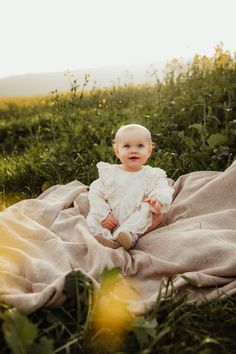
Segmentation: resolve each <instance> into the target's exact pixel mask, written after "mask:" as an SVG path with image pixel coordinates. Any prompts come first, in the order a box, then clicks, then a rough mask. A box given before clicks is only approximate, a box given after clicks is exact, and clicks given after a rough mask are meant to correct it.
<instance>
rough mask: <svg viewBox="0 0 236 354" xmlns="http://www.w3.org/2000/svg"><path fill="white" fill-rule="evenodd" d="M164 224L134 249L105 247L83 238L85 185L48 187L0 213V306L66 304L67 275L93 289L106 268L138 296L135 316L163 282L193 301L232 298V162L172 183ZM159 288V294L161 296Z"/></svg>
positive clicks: (235, 213) (235, 167) (235, 241)
mask: <svg viewBox="0 0 236 354" xmlns="http://www.w3.org/2000/svg"><path fill="white" fill-rule="evenodd" d="M173 186H174V188H175V194H174V201H173V203H172V205H171V208H170V210H169V212H168V213H167V215H166V216H165V219H164V222H163V224H162V226H161V227H160V228H159V229H157V230H154V231H152V232H150V233H149V234H147V235H145V236H143V237H142V238H140V239H139V241H138V243H137V245H136V247H135V249H133V250H130V251H129V252H127V251H126V250H124V249H123V248H118V249H110V248H107V247H104V246H102V245H101V244H99V243H98V242H97V241H96V239H94V237H93V236H92V235H91V234H90V233H89V231H88V227H87V224H86V221H85V217H86V215H87V213H88V210H89V204H88V198H87V191H88V187H87V186H85V185H83V184H82V183H80V182H79V181H72V182H70V183H68V184H65V185H56V186H53V187H51V188H49V189H48V190H47V191H45V192H44V193H42V194H41V195H40V196H39V197H38V198H36V199H29V200H23V201H21V202H18V203H16V204H15V205H12V206H11V207H9V208H7V209H5V210H4V211H2V212H1V213H0V301H3V302H5V303H7V304H9V305H13V306H15V307H16V308H17V309H18V310H19V311H21V312H22V313H25V314H29V313H32V312H34V311H36V310H37V309H39V308H40V307H43V306H47V307H54V306H60V305H61V304H62V303H63V302H64V301H65V295H64V292H63V289H64V284H65V277H66V275H67V274H68V273H69V272H70V271H71V270H80V271H81V272H83V273H84V274H86V275H87V276H88V277H89V278H90V279H91V280H92V282H93V283H94V285H95V287H99V283H98V282H99V275H100V273H101V272H102V271H103V269H104V268H105V267H108V268H113V267H120V269H121V273H122V275H123V277H124V278H128V279H129V282H131V284H132V286H133V287H134V288H135V289H136V292H137V294H138V296H137V297H136V298H135V299H130V304H129V305H130V309H131V310H132V311H133V313H136V314H143V313H145V312H146V311H149V310H150V309H152V307H153V306H154V304H155V301H156V298H157V295H158V293H159V291H160V288H161V284H163V279H165V278H166V277H170V278H171V279H172V282H173V285H174V288H175V290H176V292H177V293H178V292H179V293H181V292H182V291H184V290H186V289H188V290H189V293H190V299H192V301H198V302H199V301H202V300H203V301H210V300H212V299H215V298H216V297H218V296H222V297H224V296H229V295H233V294H235V293H236V161H235V162H234V163H233V164H232V165H231V166H230V167H229V168H228V169H226V170H225V171H224V172H215V171H197V172H192V173H189V174H187V175H183V176H181V177H180V178H179V179H178V180H177V181H176V182H174V183H173ZM164 292H165V289H164V288H163V294H164Z"/></svg>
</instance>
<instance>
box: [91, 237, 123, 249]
mask: <svg viewBox="0 0 236 354" xmlns="http://www.w3.org/2000/svg"><path fill="white" fill-rule="evenodd" d="M94 237H95V238H96V240H97V241H98V242H99V243H101V244H102V245H103V246H105V247H109V248H113V249H116V248H119V247H120V246H121V245H120V244H119V243H118V242H116V241H113V240H109V239H108V238H106V237H105V236H103V235H102V234H98V235H96V236H94Z"/></svg>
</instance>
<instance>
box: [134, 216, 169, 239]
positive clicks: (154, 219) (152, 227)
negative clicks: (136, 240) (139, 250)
mask: <svg viewBox="0 0 236 354" xmlns="http://www.w3.org/2000/svg"><path fill="white" fill-rule="evenodd" d="M163 218H164V214H154V213H152V224H151V225H150V226H149V228H148V229H147V231H145V232H144V233H143V234H141V235H140V236H139V237H142V236H144V235H146V234H147V233H148V232H151V231H153V230H155V229H157V228H158V226H160V224H161V223H162V220H163Z"/></svg>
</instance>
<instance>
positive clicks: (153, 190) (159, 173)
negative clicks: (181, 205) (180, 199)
mask: <svg viewBox="0 0 236 354" xmlns="http://www.w3.org/2000/svg"><path fill="white" fill-rule="evenodd" d="M173 194H174V188H172V187H170V185H169V183H168V180H167V177H166V173H165V171H164V170H162V169H160V168H153V169H152V172H151V178H150V188H149V190H148V193H147V196H148V197H155V198H156V199H157V200H158V201H159V203H160V204H161V213H163V214H164V213H167V211H168V210H169V208H170V205H171V202H172V198H173ZM150 209H151V210H152V206H150ZM152 211H154V210H152Z"/></svg>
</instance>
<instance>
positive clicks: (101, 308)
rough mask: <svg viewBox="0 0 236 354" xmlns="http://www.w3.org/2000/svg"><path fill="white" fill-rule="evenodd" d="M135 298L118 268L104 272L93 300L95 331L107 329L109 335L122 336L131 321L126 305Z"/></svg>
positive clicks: (131, 288) (133, 291)
mask: <svg viewBox="0 0 236 354" xmlns="http://www.w3.org/2000/svg"><path fill="white" fill-rule="evenodd" d="M135 298H137V293H136V292H135V290H134V288H133V287H132V285H131V283H130V282H129V280H127V279H124V278H123V277H122V276H121V275H120V274H119V270H118V268H113V269H112V270H105V271H104V272H103V274H102V279H101V287H100V289H99V290H98V291H97V292H96V294H95V298H94V308H93V315H92V323H93V327H94V329H95V331H99V330H101V329H108V330H110V331H111V334H112V333H114V334H117V335H120V334H122V333H123V332H124V331H125V330H127V329H128V328H129V327H130V325H131V322H132V320H133V317H134V316H133V315H132V314H131V312H130V311H129V309H128V303H129V302H130V301H134V300H135Z"/></svg>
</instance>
